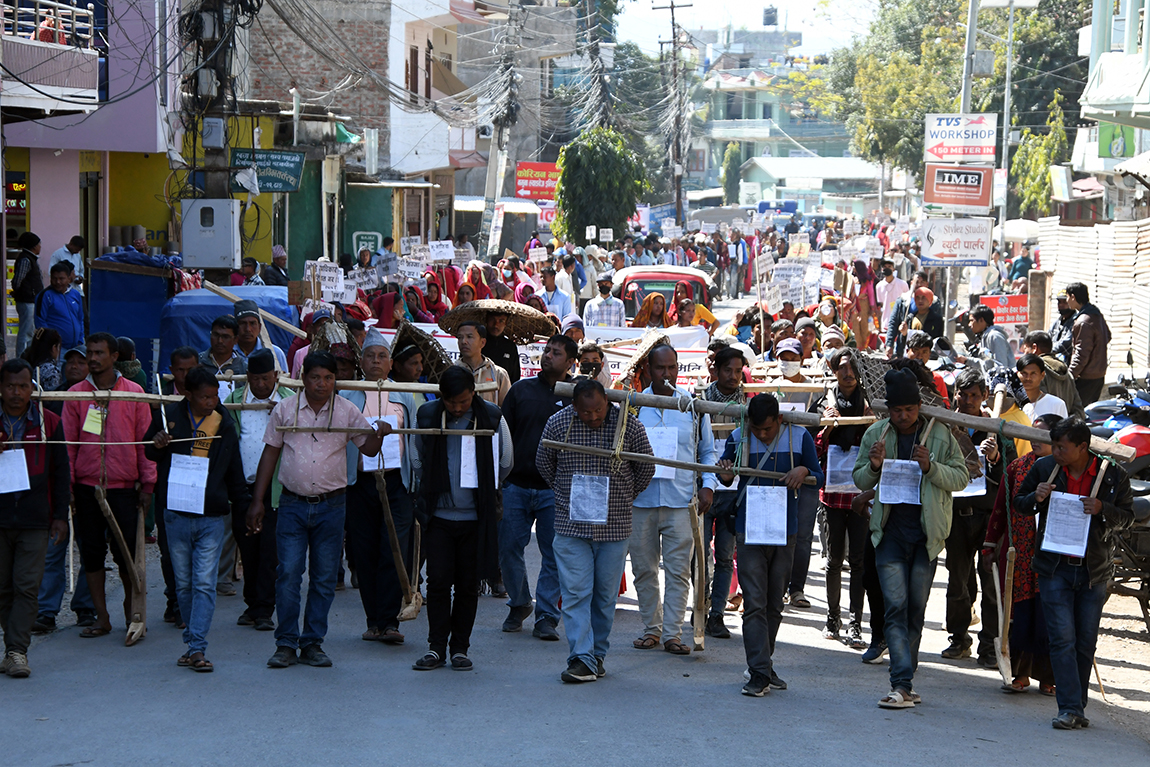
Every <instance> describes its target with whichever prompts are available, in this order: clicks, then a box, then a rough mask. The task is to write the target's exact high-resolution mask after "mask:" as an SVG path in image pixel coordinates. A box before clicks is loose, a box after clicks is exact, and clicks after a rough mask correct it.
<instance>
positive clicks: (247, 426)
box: [240, 387, 282, 485]
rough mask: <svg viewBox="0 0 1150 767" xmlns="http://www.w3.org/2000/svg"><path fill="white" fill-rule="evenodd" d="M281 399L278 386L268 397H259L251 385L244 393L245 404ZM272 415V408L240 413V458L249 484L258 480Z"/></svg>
mask: <svg viewBox="0 0 1150 767" xmlns="http://www.w3.org/2000/svg"><path fill="white" fill-rule="evenodd" d="M280 399H282V398H281V397H280V393H279V389H278V388H277V389H275V390H273V391H272V396H270V397H268V398H267V399H257V398H256V396H255V395H254V394H252V390H251V388H250V387H249V388H248V389H247V391H246V392H245V394H244V404H245V405H246V404H250V403H252V402H279V401H280ZM271 417H272V411H271V410H244V411H242V415H240V460H241V461H242V462H243V465H244V478H245V479H246V480H247V483H248V484H249V485H250V484H252V483H253V482H255V481H256V470H257V469H259V467H260V456H262V455H263V454H264V432H266V431H267V429H268V420H269V419H270V418H271Z"/></svg>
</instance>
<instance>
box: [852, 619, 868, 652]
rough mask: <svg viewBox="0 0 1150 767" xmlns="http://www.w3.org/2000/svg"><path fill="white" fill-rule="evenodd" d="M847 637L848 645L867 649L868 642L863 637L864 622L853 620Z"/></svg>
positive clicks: (854, 648)
mask: <svg viewBox="0 0 1150 767" xmlns="http://www.w3.org/2000/svg"><path fill="white" fill-rule="evenodd" d="M847 637H848V638H847V645H848V646H849V647H850V648H851V649H852V650H865V649H866V648H867V644H866V642H865V641H864V640H863V638H862V624H860V623H859V622H858V621H851V624H850V628H849V629H848V633H847Z"/></svg>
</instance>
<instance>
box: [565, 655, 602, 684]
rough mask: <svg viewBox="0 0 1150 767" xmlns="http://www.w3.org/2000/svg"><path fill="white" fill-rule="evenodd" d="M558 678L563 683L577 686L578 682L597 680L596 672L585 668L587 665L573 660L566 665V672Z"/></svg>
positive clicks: (576, 659)
mask: <svg viewBox="0 0 1150 767" xmlns="http://www.w3.org/2000/svg"><path fill="white" fill-rule="evenodd" d="M559 678H560V679H562V680H563V681H564V682H569V683H571V684H577V683H579V682H594V681H595V680H596V679H598V678H599V675H598V673H596V671H592V670H591V669H589V668H587V664H586V663H584V662H583V661H581V660H579V659H578V658H575V659H574V660H572V661H571V662H570V663H568V664H567V670H566V671H564V672H563V673H562V674H560V675H559Z"/></svg>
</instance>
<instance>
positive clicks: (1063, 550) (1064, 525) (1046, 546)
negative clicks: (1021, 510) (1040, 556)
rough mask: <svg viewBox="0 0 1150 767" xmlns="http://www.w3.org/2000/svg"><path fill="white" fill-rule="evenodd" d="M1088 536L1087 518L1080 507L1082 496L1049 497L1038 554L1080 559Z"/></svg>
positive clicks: (1084, 553) (1084, 551) (1062, 494)
mask: <svg viewBox="0 0 1150 767" xmlns="http://www.w3.org/2000/svg"><path fill="white" fill-rule="evenodd" d="M1089 535H1090V515H1089V514H1087V513H1086V510H1085V509H1084V508H1083V507H1082V496H1078V495H1071V494H1070V493H1051V494H1050V501H1049V506H1048V507H1047V510H1046V530H1045V531H1044V533H1043V536H1042V550H1043V551H1049V552H1052V553H1055V554H1065V555H1066V556H1068V557H1084V556H1086V541H1087V538H1088V537H1089Z"/></svg>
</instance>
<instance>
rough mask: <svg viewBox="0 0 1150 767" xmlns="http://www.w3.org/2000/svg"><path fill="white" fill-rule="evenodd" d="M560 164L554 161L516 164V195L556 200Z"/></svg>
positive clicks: (530, 198) (533, 198)
mask: <svg viewBox="0 0 1150 767" xmlns="http://www.w3.org/2000/svg"><path fill="white" fill-rule="evenodd" d="M558 183H559V166H558V165H556V164H555V163H553V162H520V163H516V164H515V196H516V197H523V198H526V199H529V200H554V199H555V186H556V184H558Z"/></svg>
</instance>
